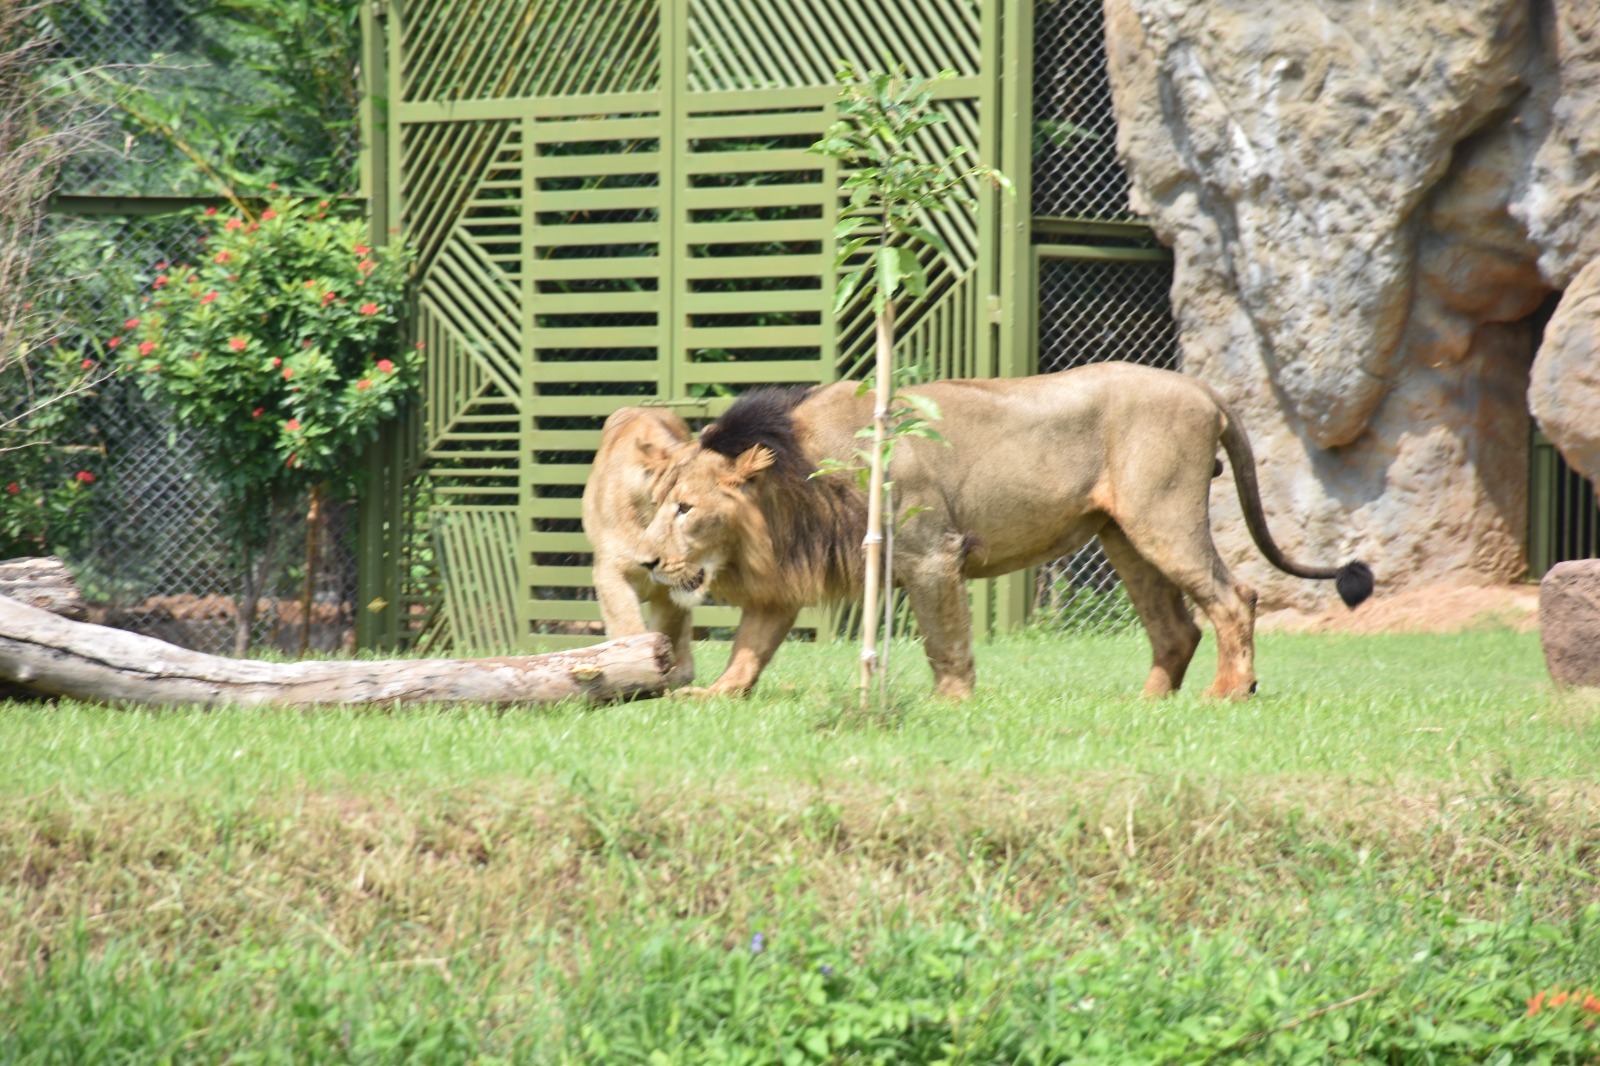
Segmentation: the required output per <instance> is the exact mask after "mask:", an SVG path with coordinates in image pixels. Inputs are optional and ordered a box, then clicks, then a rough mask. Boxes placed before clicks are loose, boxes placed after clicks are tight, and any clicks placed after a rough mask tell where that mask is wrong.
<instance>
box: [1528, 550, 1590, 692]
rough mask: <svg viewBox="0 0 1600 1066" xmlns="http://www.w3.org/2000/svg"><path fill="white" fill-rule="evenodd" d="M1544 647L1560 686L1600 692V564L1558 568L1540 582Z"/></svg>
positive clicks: (1564, 564) (1588, 560)
mask: <svg viewBox="0 0 1600 1066" xmlns="http://www.w3.org/2000/svg"><path fill="white" fill-rule="evenodd" d="M1539 642H1540V643H1541V644H1542V645H1544V661H1545V665H1546V666H1548V667H1549V668H1550V676H1551V678H1553V679H1554V680H1555V682H1556V684H1558V685H1596V686H1600V560H1597V559H1584V560H1582V561H1579V562H1568V563H1557V564H1556V565H1555V566H1552V567H1551V568H1550V572H1549V573H1547V574H1545V576H1544V580H1543V581H1540V582H1539Z"/></svg>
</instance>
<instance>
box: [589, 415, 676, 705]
mask: <svg viewBox="0 0 1600 1066" xmlns="http://www.w3.org/2000/svg"><path fill="white" fill-rule="evenodd" d="M688 441H689V427H688V426H687V425H686V424H685V423H684V421H683V419H681V418H679V417H678V416H677V415H676V414H673V413H672V412H671V411H665V410H661V409H660V408H652V407H624V408H622V409H621V410H618V411H615V412H613V413H612V415H611V417H609V418H607V419H606V422H605V426H604V428H603V429H602V430H601V432H600V448H599V450H598V451H597V452H596V453H595V457H594V467H593V469H592V470H591V471H590V473H589V480H588V483H587V484H585V485H584V487H583V532H584V535H585V536H587V537H588V538H589V543H590V545H591V546H592V547H593V548H594V587H595V592H596V594H597V595H598V597H599V600H600V617H601V618H602V619H603V620H604V622H605V627H606V636H608V637H611V638H613V639H615V638H617V637H629V636H634V635H636V634H639V633H643V632H645V631H646V625H645V617H644V605H646V604H648V605H649V607H650V625H649V629H652V630H655V631H656V632H659V633H664V634H666V635H667V636H668V637H669V638H670V639H671V640H672V653H673V660H674V666H673V670H672V673H671V674H670V675H669V676H668V680H669V682H670V683H671V684H674V685H683V684H687V683H688V682H690V681H692V680H694V652H693V647H692V645H691V643H690V638H691V637H692V635H693V629H692V627H693V622H692V619H691V617H690V613H689V611H688V610H686V609H685V608H683V607H681V606H679V605H678V604H676V603H674V602H673V601H672V597H671V595H670V593H669V591H668V590H667V589H666V588H665V587H664V586H662V585H661V584H659V583H657V582H655V581H652V580H651V579H650V574H649V572H648V571H646V570H644V569H643V568H641V567H640V566H638V565H637V563H636V562H635V559H636V557H637V555H638V552H637V550H636V547H637V543H638V540H639V536H640V534H642V533H643V532H644V530H645V526H647V525H648V524H649V522H650V518H651V516H652V515H653V514H654V513H655V503H654V501H653V500H652V499H651V496H650V483H651V481H652V480H653V478H654V476H655V469H656V468H658V467H659V466H660V464H661V463H663V462H665V461H666V460H667V459H668V458H670V457H671V455H672V454H673V453H674V452H675V451H676V450H678V449H680V448H682V447H683V446H684V445H685V444H687V443H688Z"/></svg>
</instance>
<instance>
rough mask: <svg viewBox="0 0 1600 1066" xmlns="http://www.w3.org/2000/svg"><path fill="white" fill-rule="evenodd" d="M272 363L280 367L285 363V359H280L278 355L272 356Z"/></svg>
mask: <svg viewBox="0 0 1600 1066" xmlns="http://www.w3.org/2000/svg"><path fill="white" fill-rule="evenodd" d="M272 365H273V366H274V367H280V366H282V365H283V360H282V359H279V358H278V357H277V356H273V357H272Z"/></svg>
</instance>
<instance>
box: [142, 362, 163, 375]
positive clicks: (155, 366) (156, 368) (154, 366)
mask: <svg viewBox="0 0 1600 1066" xmlns="http://www.w3.org/2000/svg"><path fill="white" fill-rule="evenodd" d="M160 370H161V364H160V363H151V364H150V365H149V366H147V367H145V368H144V372H145V373H146V374H155V373H159V372H160Z"/></svg>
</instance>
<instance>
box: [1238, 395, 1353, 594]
mask: <svg viewBox="0 0 1600 1066" xmlns="http://www.w3.org/2000/svg"><path fill="white" fill-rule="evenodd" d="M1213 395H1215V394H1214V393H1213ZM1217 407H1218V408H1219V410H1220V412H1221V415H1222V434H1221V436H1222V448H1223V450H1224V451H1226V452H1227V453H1228V463H1229V465H1231V466H1232V467H1233V481H1234V485H1235V487H1237V488H1238V490H1239V507H1240V510H1242V511H1243V512H1244V524H1245V525H1246V526H1248V527H1249V529H1250V536H1251V538H1252V539H1254V540H1255V542H1256V546H1257V547H1258V548H1260V549H1261V554H1262V555H1265V556H1266V557H1267V562H1269V563H1271V564H1272V565H1273V566H1275V567H1277V568H1278V569H1279V570H1282V571H1283V572H1284V573H1286V574H1291V575H1293V576H1294V577H1303V578H1308V579H1310V580H1313V581H1326V580H1328V579H1330V578H1331V579H1332V580H1333V583H1334V584H1333V587H1334V588H1335V589H1337V590H1338V592H1339V598H1340V599H1341V600H1343V601H1344V602H1345V604H1346V606H1349V607H1355V606H1356V605H1357V604H1359V603H1361V602H1362V601H1363V600H1365V599H1366V598H1367V597H1368V596H1371V595H1372V586H1373V576H1372V568H1371V567H1370V566H1368V565H1367V564H1366V563H1364V562H1361V561H1360V560H1359V559H1358V560H1353V561H1351V562H1348V563H1345V564H1344V565H1343V566H1338V567H1323V566H1302V565H1300V564H1299V563H1296V562H1294V561H1292V560H1290V559H1289V558H1288V557H1287V556H1285V555H1284V554H1283V549H1282V548H1280V547H1278V542H1277V541H1275V540H1273V539H1272V533H1271V531H1270V530H1268V529H1267V515H1266V512H1265V511H1263V510H1262V509H1261V486H1260V485H1259V484H1258V483H1257V482H1256V457H1255V453H1254V452H1253V451H1251V449H1250V438H1249V437H1248V436H1246V435H1245V431H1244V426H1243V425H1242V424H1241V423H1240V422H1239V420H1238V418H1236V417H1235V416H1234V414H1233V412H1232V411H1231V410H1229V409H1228V406H1227V405H1226V404H1225V403H1223V402H1222V398H1221V397H1217Z"/></svg>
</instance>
